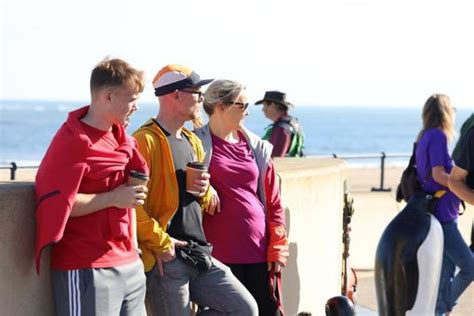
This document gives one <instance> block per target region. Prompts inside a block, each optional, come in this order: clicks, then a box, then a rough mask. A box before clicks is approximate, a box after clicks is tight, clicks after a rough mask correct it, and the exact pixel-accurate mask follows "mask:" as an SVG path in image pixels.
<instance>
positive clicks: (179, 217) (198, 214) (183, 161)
mask: <svg viewBox="0 0 474 316" xmlns="http://www.w3.org/2000/svg"><path fill="white" fill-rule="evenodd" d="M155 123H156V124H157V125H158V126H159V127H160V128H161V130H162V131H163V133H164V134H165V135H166V137H167V139H168V143H169V145H170V149H171V153H172V155H173V164H174V168H175V170H176V179H177V180H178V190H179V206H178V209H177V211H176V213H175V214H174V216H173V218H172V219H171V220H170V222H169V224H168V225H169V226H168V229H167V233H168V234H169V235H170V236H171V237H173V238H176V239H179V240H185V241H188V242H189V241H191V240H192V241H194V242H196V243H197V244H199V245H200V246H202V247H200V248H201V249H202V250H205V251H206V252H207V253H208V254H209V255H210V254H211V246H210V245H209V244H208V243H207V240H206V237H205V235H204V229H203V227H202V209H201V205H200V203H199V200H198V198H197V197H195V196H194V195H192V194H189V193H188V192H186V165H187V164H188V162H191V161H195V160H196V154H195V153H194V151H193V148H192V146H191V143H190V142H189V140H188V138H187V137H186V136H185V135H184V133H181V138H180V139H179V138H177V137H176V136H175V135H171V134H170V133H169V132H167V131H166V130H165V129H164V128H163V127H162V126H161V125H160V124H159V123H158V122H157V121H155Z"/></svg>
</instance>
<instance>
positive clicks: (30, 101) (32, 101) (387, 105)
mask: <svg viewBox="0 0 474 316" xmlns="http://www.w3.org/2000/svg"><path fill="white" fill-rule="evenodd" d="M255 101H256V100H255ZM4 102H6V103H12V102H19V103H22V104H25V105H26V104H32V105H35V103H40V104H37V105H42V104H46V103H49V104H50V105H51V103H54V104H61V105H63V106H65V105H67V106H71V107H80V106H85V105H87V104H89V103H90V100H81V99H70V100H66V99H33V98H32V99H29V98H26V99H23V98H0V107H2V103H4ZM138 104H139V106H141V105H145V106H157V105H158V103H157V101H156V100H155V99H148V98H147V99H139V100H138ZM422 106H423V105H422V104H416V105H415V104H390V103H385V104H383V103H380V104H339V103H312V104H310V103H309V102H304V103H297V104H296V108H323V109H326V108H351V109H353V108H361V109H373V108H377V109H418V110H421V108H422ZM457 108H461V109H470V108H472V106H469V105H465V106H463V105H459V106H457ZM473 111H474V109H473Z"/></svg>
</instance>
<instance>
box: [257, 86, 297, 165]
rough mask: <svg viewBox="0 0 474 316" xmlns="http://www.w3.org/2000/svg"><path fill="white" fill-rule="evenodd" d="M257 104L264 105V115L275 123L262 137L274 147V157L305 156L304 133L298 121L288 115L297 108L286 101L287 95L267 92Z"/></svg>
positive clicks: (274, 91) (278, 92)
mask: <svg viewBox="0 0 474 316" xmlns="http://www.w3.org/2000/svg"><path fill="white" fill-rule="evenodd" d="M255 104H256V105H258V104H263V108H262V111H263V114H265V116H266V117H267V118H268V119H270V120H271V121H273V123H272V124H271V125H269V126H268V127H267V128H266V129H265V134H264V136H263V137H262V138H263V139H266V140H268V141H269V142H270V143H271V144H272V145H273V151H272V157H301V156H303V138H304V137H303V131H302V128H301V125H300V124H299V122H298V119H296V118H295V117H293V116H291V115H289V114H288V111H289V109H290V108H294V107H295V106H294V105H293V104H292V103H291V102H289V101H288V100H287V99H286V93H283V92H280V91H276V90H273V91H267V92H265V95H264V96H263V99H261V100H259V101H257V102H255Z"/></svg>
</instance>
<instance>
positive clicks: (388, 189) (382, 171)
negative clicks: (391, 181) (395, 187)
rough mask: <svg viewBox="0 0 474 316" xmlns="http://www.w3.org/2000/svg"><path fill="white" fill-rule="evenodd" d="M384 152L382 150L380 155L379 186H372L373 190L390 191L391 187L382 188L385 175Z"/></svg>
mask: <svg viewBox="0 0 474 316" xmlns="http://www.w3.org/2000/svg"><path fill="white" fill-rule="evenodd" d="M385 157H386V155H385V152H383V151H382V153H381V156H380V187H379V188H372V191H373V192H390V191H392V189H391V188H384V187H383V182H384V176H385Z"/></svg>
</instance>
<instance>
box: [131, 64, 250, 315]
mask: <svg viewBox="0 0 474 316" xmlns="http://www.w3.org/2000/svg"><path fill="white" fill-rule="evenodd" d="M210 81H212V80H211V79H208V80H201V79H200V77H199V76H198V75H197V74H196V73H195V72H194V71H192V70H191V69H189V68H188V67H185V66H180V65H167V66H165V67H163V68H162V69H161V70H160V71H159V72H158V73H157V75H156V76H155V78H154V79H153V87H154V88H155V95H156V96H157V97H158V101H159V105H160V107H159V112H158V115H157V116H156V117H155V118H152V119H150V120H148V121H147V122H146V123H145V124H144V125H143V126H141V127H140V128H139V129H138V130H137V131H136V132H135V133H134V136H135V138H136V139H137V141H138V148H139V150H140V152H141V153H142V154H143V156H144V157H145V160H146V161H147V163H148V165H149V167H150V170H151V176H150V181H149V183H148V190H149V194H150V195H149V198H148V199H147V200H146V202H145V204H144V205H143V206H139V207H138V208H137V224H138V239H139V243H140V248H141V250H142V259H143V262H144V265H145V271H146V274H147V295H146V303H147V306H148V308H149V310H150V311H151V314H152V315H160V316H166V315H170V316H175V315H190V313H191V310H190V308H189V302H190V301H193V302H195V303H197V304H199V305H200V306H203V307H204V308H206V310H205V311H204V313H203V314H206V313H209V314H212V315H215V314H218V315H242V316H244V315H245V316H252V315H257V314H258V307H257V304H256V303H255V300H254V299H253V298H252V296H251V294H250V293H249V292H248V291H247V290H246V288H245V287H244V286H243V285H242V284H241V283H240V282H239V280H237V278H236V277H235V276H234V275H233V274H232V272H231V271H230V269H229V268H228V267H226V266H225V265H224V264H222V263H221V262H219V261H218V260H216V259H215V258H212V257H211V248H212V246H211V245H210V244H209V243H208V242H207V240H206V237H205V235H204V229H203V226H202V209H203V208H206V207H207V205H208V204H209V202H210V200H211V198H212V199H215V197H213V196H214V191H213V190H212V189H211V188H210V187H209V174H208V173H206V172H204V173H202V175H201V177H199V178H198V179H197V180H195V181H194V183H191V184H190V185H192V187H191V188H190V189H191V190H189V188H188V191H190V192H192V193H189V192H188V191H187V190H186V178H187V175H186V166H187V164H189V163H190V162H196V161H197V162H202V161H203V159H204V151H203V148H202V144H201V141H200V140H199V139H198V138H197V137H196V135H194V134H193V133H192V132H190V131H189V130H187V129H186V128H184V127H183V126H184V124H185V122H186V121H192V120H195V119H196V118H197V116H198V112H199V108H200V106H201V105H202V101H203V92H202V91H201V87H202V86H203V85H205V84H208V83H209V82H210Z"/></svg>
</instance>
